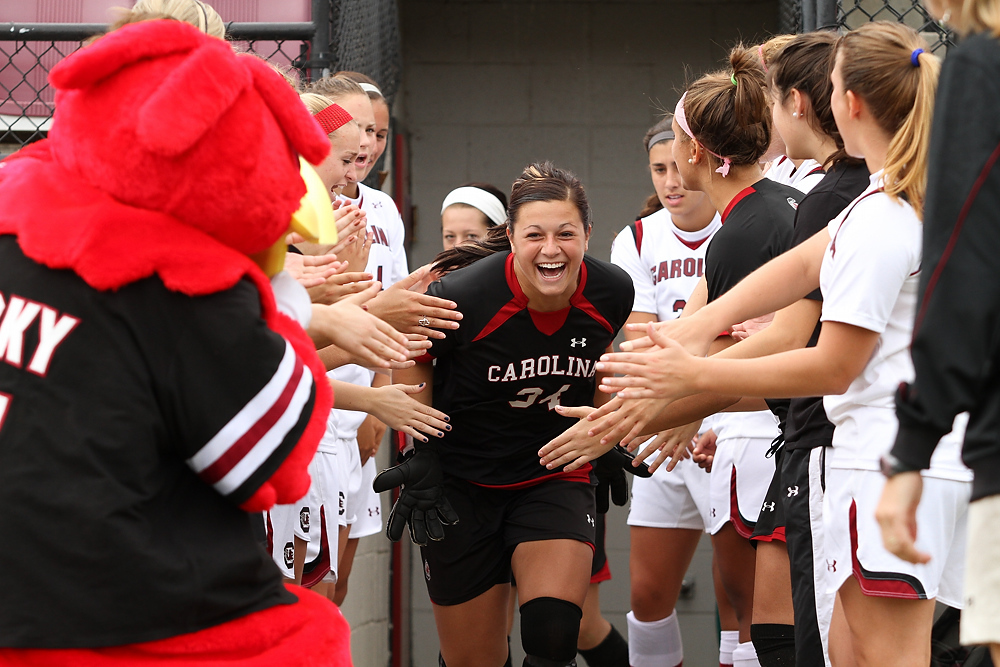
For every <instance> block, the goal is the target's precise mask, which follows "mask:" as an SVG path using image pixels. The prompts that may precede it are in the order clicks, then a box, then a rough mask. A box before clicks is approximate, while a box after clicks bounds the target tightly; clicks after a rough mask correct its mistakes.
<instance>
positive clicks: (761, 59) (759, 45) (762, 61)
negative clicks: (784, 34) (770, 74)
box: [757, 44, 767, 74]
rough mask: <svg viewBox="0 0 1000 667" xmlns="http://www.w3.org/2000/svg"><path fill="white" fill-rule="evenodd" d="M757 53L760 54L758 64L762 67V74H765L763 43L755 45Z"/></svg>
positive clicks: (765, 63) (765, 62)
mask: <svg viewBox="0 0 1000 667" xmlns="http://www.w3.org/2000/svg"><path fill="white" fill-rule="evenodd" d="M757 53H759V54H760V66H761V67H763V68H764V74H767V60H765V59H764V45H763V44H758V45H757Z"/></svg>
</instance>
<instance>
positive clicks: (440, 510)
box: [372, 450, 458, 546]
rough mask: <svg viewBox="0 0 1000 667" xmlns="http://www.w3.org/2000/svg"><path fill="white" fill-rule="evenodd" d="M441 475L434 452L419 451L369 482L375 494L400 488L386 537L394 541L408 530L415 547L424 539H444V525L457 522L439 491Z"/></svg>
mask: <svg viewBox="0 0 1000 667" xmlns="http://www.w3.org/2000/svg"><path fill="white" fill-rule="evenodd" d="M442 479H443V474H442V472H441V463H440V461H439V460H438V455H437V453H436V452H432V451H428V450H419V451H417V452H416V453H414V455H413V456H411V457H410V458H409V459H407V460H406V461H404V462H403V463H401V464H399V465H398V466H393V467H392V468H387V469H386V470H383V471H382V472H380V473H379V474H378V475H377V476H376V477H375V481H374V482H373V483H372V488H373V489H375V492H376V493H382V492H383V491H388V490H389V489H393V488H396V487H402V489H400V492H399V498H398V499H397V500H396V502H395V503H394V504H393V506H392V510H391V511H390V512H389V520H388V521H387V522H386V525H385V534H386V537H388V538H389V539H390V540H392V541H393V542H398V541H399V539H400V538H401V537H402V536H403V527H404V526H407V525H408V526H409V527H410V539H411V540H412V541H413V543H414V544H416V545H418V546H426V545H427V540H429V539H430V540H435V541H438V540H443V539H444V526H452V525H454V524H456V523H458V515H457V514H456V513H455V510H454V509H452V507H451V503H449V502H448V499H447V498H446V497H445V495H444V490H443V489H442V488H441V481H442Z"/></svg>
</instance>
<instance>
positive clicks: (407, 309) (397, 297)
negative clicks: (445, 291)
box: [368, 265, 462, 338]
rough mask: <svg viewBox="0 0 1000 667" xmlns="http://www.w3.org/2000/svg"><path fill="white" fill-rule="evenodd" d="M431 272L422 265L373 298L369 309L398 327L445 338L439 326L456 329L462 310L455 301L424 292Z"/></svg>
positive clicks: (402, 329)
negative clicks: (458, 308)
mask: <svg viewBox="0 0 1000 667" xmlns="http://www.w3.org/2000/svg"><path fill="white" fill-rule="evenodd" d="M432 278H434V274H433V273H432V272H431V268H430V265H427V266H422V267H420V268H419V269H417V270H416V271H414V272H413V273H411V274H410V275H408V276H407V277H405V278H403V279H402V280H400V281H399V282H397V283H395V284H394V285H392V286H391V287H389V288H387V289H386V290H384V291H383V292H382V293H381V294H379V295H378V296H377V297H375V298H374V299H372V302H371V303H370V304H369V306H368V307H369V310H370V311H371V313H372V314H373V315H375V316H376V317H379V318H381V319H383V320H385V321H386V322H388V323H389V324H391V325H392V326H394V327H395V328H396V329H397V330H398V331H402V332H403V333H414V334H422V335H424V336H430V337H431V338H444V337H445V334H444V332H443V331H438V329H457V328H458V326H459V325H458V323H459V320H461V319H462V313H460V312H458V311H457V310H455V308H456V307H457V304H456V303H455V302H454V301H448V300H446V299H439V298H437V297H435V296H431V295H429V294H424V291H425V290H426V289H427V286H428V285H429V284H430V281H431V279H432Z"/></svg>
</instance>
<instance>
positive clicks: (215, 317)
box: [165, 282, 316, 504]
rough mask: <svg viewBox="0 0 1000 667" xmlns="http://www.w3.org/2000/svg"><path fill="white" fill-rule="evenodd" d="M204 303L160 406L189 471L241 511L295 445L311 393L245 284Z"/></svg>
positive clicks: (304, 371)
mask: <svg viewBox="0 0 1000 667" xmlns="http://www.w3.org/2000/svg"><path fill="white" fill-rule="evenodd" d="M201 299H203V300H204V302H205V303H203V304H202V305H203V306H204V307H202V308H195V309H193V312H192V313H191V315H192V319H194V320H195V321H194V322H192V326H190V327H189V328H188V329H187V331H188V333H186V334H185V335H184V336H183V337H182V338H181V339H180V341H179V342H178V344H177V349H175V350H174V351H173V363H172V365H171V371H170V374H169V378H168V382H167V387H166V390H167V391H168V392H169V393H168V397H169V398H168V399H167V400H166V401H165V402H166V404H167V405H168V409H169V411H170V412H171V420H170V422H171V423H172V424H173V425H174V428H175V429H176V431H177V434H176V437H175V438H174V439H173V440H174V441H175V442H176V443H177V445H178V447H179V449H180V454H181V455H182V456H183V457H184V459H185V460H186V461H187V464H188V466H189V467H190V468H191V470H192V471H194V473H195V474H196V475H197V476H198V477H199V478H200V479H201V480H202V481H203V482H204V483H206V484H210V485H211V486H213V487H214V488H215V489H216V491H218V492H219V493H220V494H222V495H224V496H226V497H227V498H229V499H230V500H232V501H233V502H234V503H235V504H240V503H242V502H243V501H245V500H246V499H247V498H249V497H250V496H251V495H253V493H254V492H255V491H256V490H257V489H258V488H259V487H260V486H261V484H263V483H264V482H265V481H266V480H267V479H268V478H269V477H270V476H271V475H272V474H273V473H274V472H275V471H276V470H277V469H278V467H279V466H280V465H281V463H282V462H283V461H284V460H285V458H286V457H287V456H288V454H289V452H291V450H292V449H293V448H294V446H295V444H296V443H297V442H298V440H299V438H300V437H301V435H302V433H303V431H304V430H305V428H306V426H307V424H308V422H309V418H310V416H311V414H312V410H313V404H314V403H315V399H316V386H315V382H314V380H313V376H312V374H311V373H310V372H309V369H308V367H307V366H306V365H305V364H304V363H303V360H302V359H301V358H300V357H299V355H298V354H296V352H295V350H294V349H293V347H292V345H291V344H290V343H289V342H288V341H286V340H285V339H284V338H282V337H281V336H280V335H278V334H277V333H275V332H274V331H272V330H271V329H270V328H268V326H267V325H266V324H265V323H264V321H263V320H262V319H261V317H260V305H259V299H258V296H257V292H256V289H255V288H253V287H252V286H251V285H249V283H247V282H241V283H240V284H239V285H237V287H236V288H234V289H232V290H229V291H227V292H225V293H221V294H216V295H212V296H211V297H202V298H201ZM196 301H198V299H196Z"/></svg>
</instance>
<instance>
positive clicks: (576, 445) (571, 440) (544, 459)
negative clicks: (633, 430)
mask: <svg viewBox="0 0 1000 667" xmlns="http://www.w3.org/2000/svg"><path fill="white" fill-rule="evenodd" d="M593 411H594V408H591V407H586V406H580V407H567V406H564V405H557V406H556V412H558V413H559V414H561V415H562V416H563V417H574V418H576V419H578V420H579V421H578V422H577V423H575V424H573V425H572V426H570V427H569V428H568V429H566V430H565V431H563V432H562V433H561V434H559V436H558V437H556V438H554V439H553V440H551V441H549V442H548V443H547V444H546V445H545V446H544V447H542V448H541V449H540V450H538V457H539V463H541V464H542V465H543V466H545V467H546V468H548V469H549V470H552V469H554V468H558V467H559V466H561V465H565V466H566V467H565V468H564V470H566V471H567V472H569V471H572V470H576V469H577V468H579V467H580V466H582V465H583V464H584V463H586V462H587V461H592V460H594V459H596V458H597V457H598V456H601V455H602V454H604V453H605V452H606V451H608V450H609V449H611V448H612V447H614V445H615V444H616V443H614V442H611V443H608V444H606V445H605V444H602V443H601V436H600V435H597V436H593V435H588V434H587V431H588V429H590V428H591V426H592V425H591V424H590V422H588V421H587V420H586V417H587V415H589V414H590V413H591V412H593Z"/></svg>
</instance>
